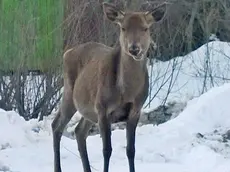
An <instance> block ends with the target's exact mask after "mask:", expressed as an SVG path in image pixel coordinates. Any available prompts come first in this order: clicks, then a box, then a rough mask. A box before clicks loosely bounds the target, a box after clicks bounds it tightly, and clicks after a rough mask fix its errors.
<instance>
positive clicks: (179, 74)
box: [144, 41, 230, 111]
mask: <svg viewBox="0 0 230 172" xmlns="http://www.w3.org/2000/svg"><path fill="white" fill-rule="evenodd" d="M206 71H207V72H206ZM229 71H230V43H228V42H221V41H213V42H209V43H208V44H205V45H203V46H201V47H200V48H199V49H197V50H196V51H193V52H191V53H189V54H188V55H186V56H183V57H177V58H175V59H173V60H170V61H167V62H160V61H159V62H156V63H154V65H153V68H152V70H151V67H150V68H149V74H150V76H152V77H151V79H150V81H151V84H150V85H151V86H152V92H151V95H150V96H149V97H148V100H147V101H146V103H145V106H146V105H147V104H148V103H149V100H150V99H152V97H153V96H154V95H155V94H156V93H157V95H156V97H155V98H154V100H153V101H152V102H151V103H150V105H149V106H147V108H145V109H144V111H149V110H152V109H154V108H156V107H157V106H159V105H160V104H161V103H162V102H163V101H164V99H165V97H166V96H167V94H168V90H169V88H170V94H169V95H168V99H167V102H170V101H176V102H178V101H179V102H187V101H188V100H190V99H192V98H194V97H198V96H200V95H201V94H202V93H203V92H206V91H208V90H209V89H210V88H212V87H215V86H220V85H223V84H224V83H229V81H230V72H229ZM162 85H163V86H162ZM159 89H160V91H159ZM158 91H159V92H158Z"/></svg>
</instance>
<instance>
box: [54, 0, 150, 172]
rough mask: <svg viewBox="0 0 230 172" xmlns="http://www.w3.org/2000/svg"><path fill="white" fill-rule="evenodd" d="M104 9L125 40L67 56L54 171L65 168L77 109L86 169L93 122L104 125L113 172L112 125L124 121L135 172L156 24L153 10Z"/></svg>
mask: <svg viewBox="0 0 230 172" xmlns="http://www.w3.org/2000/svg"><path fill="white" fill-rule="evenodd" d="M104 12H105V14H106V16H107V17H108V19H110V20H111V21H113V22H115V23H117V24H119V25H120V28H121V31H120V44H119V45H118V46H117V47H115V48H110V47H107V46H105V45H103V44H100V43H95V42H89V43H85V44H82V45H80V46H78V47H74V48H72V49H70V50H68V51H67V52H66V53H65V54H64V93H63V100H62V104H61V107H60V110H59V111H58V113H57V116H56V118H55V119H54V121H53V123H52V128H53V142H54V161H55V164H54V171H55V172H61V165H60V140H61V135H62V132H63V129H64V127H65V126H66V124H67V123H68V122H69V120H70V119H71V117H72V116H73V114H74V113H75V112H76V110H78V111H79V112H80V113H81V114H82V119H81V120H80V122H79V124H78V126H77V127H76V129H75V134H76V139H77V142H78V149H79V153H80V156H81V159H82V164H83V168H84V172H91V170H90V165H89V160H88V154H87V149H86V138H87V135H88V131H89V129H90V127H91V126H92V124H93V123H98V125H99V128H100V133H101V137H102V142H103V156H104V172H108V169H109V160H110V156H111V153H112V146H111V128H110V127H111V123H115V122H120V121H126V122H127V156H128V160H129V168H130V172H134V171H135V168H134V156H135V130H136V126H137V123H138V120H139V117H140V110H141V108H142V106H143V104H144V102H145V100H146V98H147V95H148V86H149V83H148V72H147V68H146V58H145V54H146V52H147V50H148V48H149V44H150V41H151V38H150V33H149V27H150V25H151V24H152V23H153V22H154V18H153V17H154V13H142V12H130V13H124V12H122V11H120V10H118V9H116V7H115V6H113V5H111V4H108V3H104ZM133 47H134V48H133ZM135 51H136V52H135Z"/></svg>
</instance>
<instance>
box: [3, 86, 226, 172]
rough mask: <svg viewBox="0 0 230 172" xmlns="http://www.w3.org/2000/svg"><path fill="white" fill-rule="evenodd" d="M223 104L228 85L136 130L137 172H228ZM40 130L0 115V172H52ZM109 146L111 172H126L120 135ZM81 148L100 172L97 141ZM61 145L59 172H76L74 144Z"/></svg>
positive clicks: (45, 131) (47, 137) (48, 139)
mask: <svg viewBox="0 0 230 172" xmlns="http://www.w3.org/2000/svg"><path fill="white" fill-rule="evenodd" d="M229 101H230V84H224V85H223V86H220V87H215V88H213V89H211V90H209V91H208V92H207V93H205V94H203V95H202V96H200V97H199V98H195V99H193V100H191V101H189V103H188V105H187V108H186V109H185V110H184V111H183V112H182V113H181V114H180V115H179V116H178V117H176V118H174V119H173V120H170V121H168V122H166V123H164V124H161V125H159V126H152V125H146V126H142V127H138V129H137V139H136V140H137V142H136V150H137V151H136V168H137V171H144V170H146V171H161V172H194V171H195V172H229V171H230V141H229V140H228V141H223V134H224V133H226V132H227V130H229V129H230V108H229ZM38 126H39V127H38ZM42 126H48V125H44V123H43V124H40V125H35V122H25V121H24V120H23V119H21V118H20V117H19V116H18V115H17V114H16V113H15V112H5V111H3V110H1V111H0V129H1V130H0V138H1V140H0V147H1V149H0V160H1V162H0V171H1V168H2V169H3V166H4V168H5V169H6V168H8V169H10V170H11V171H18V172H30V171H33V172H40V171H43V172H48V171H52V170H53V152H52V135H51V133H50V128H43V127H42ZM37 128H39V129H37ZM112 143H113V154H112V158H111V166H110V167H111V172H117V171H127V170H128V163H127V159H126V155H125V146H126V139H125V131H123V130H116V131H114V132H113V135H112ZM87 144H88V152H89V157H90V161H91V165H92V167H93V169H92V170H93V171H95V172H96V171H102V162H103V161H102V153H101V146H102V145H101V138H100V137H99V136H98V135H97V136H90V137H88V139H87ZM2 145H3V146H2ZM4 145H9V146H4ZM61 145H62V146H61V159H62V167H63V171H74V170H76V169H78V171H82V166H81V161H80V158H79V154H78V151H77V143H76V141H73V140H70V139H68V138H66V137H63V139H62V143H61ZM2 171H3V170H2ZM5 171H7V170H5ZM8 171H9V170H8Z"/></svg>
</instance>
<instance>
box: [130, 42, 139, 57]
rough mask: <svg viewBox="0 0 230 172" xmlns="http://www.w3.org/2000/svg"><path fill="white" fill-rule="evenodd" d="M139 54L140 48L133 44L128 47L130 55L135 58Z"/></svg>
mask: <svg viewBox="0 0 230 172" xmlns="http://www.w3.org/2000/svg"><path fill="white" fill-rule="evenodd" d="M139 52H140V48H139V46H137V45H136V44H133V45H131V46H130V47H129V53H130V54H132V55H134V56H137V55H138V53H139Z"/></svg>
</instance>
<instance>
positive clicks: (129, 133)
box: [126, 109, 140, 172]
mask: <svg viewBox="0 0 230 172" xmlns="http://www.w3.org/2000/svg"><path fill="white" fill-rule="evenodd" d="M139 118H140V111H139V110H138V111H137V110H135V109H131V111H130V114H129V118H128V121H127V126H126V138H127V147H126V155H127V157H128V161H129V171H130V172H135V164H134V159H135V137H136V127H137V123H138V121H139Z"/></svg>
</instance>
